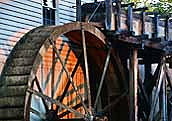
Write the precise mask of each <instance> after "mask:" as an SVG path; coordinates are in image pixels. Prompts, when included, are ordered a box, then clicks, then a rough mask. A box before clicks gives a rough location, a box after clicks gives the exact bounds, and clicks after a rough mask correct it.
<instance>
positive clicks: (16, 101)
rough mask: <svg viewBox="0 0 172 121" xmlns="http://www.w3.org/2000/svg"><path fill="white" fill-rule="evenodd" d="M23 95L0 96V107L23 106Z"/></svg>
mask: <svg viewBox="0 0 172 121" xmlns="http://www.w3.org/2000/svg"><path fill="white" fill-rule="evenodd" d="M24 102H25V96H20V97H3V98H0V108H6V107H24V104H25V103H24Z"/></svg>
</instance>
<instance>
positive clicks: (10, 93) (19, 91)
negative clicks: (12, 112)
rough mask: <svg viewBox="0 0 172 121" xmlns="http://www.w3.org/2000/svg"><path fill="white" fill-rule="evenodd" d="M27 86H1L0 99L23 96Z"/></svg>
mask: <svg viewBox="0 0 172 121" xmlns="http://www.w3.org/2000/svg"><path fill="white" fill-rule="evenodd" d="M26 89H27V86H3V87H1V88H0V97H16V96H25V95H26Z"/></svg>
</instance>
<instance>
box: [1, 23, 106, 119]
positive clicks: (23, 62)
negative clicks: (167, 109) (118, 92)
mask: <svg viewBox="0 0 172 121" xmlns="http://www.w3.org/2000/svg"><path fill="white" fill-rule="evenodd" d="M81 26H82V29H83V30H84V34H85V38H87V39H86V45H88V46H89V47H90V48H89V49H88V48H87V50H88V53H89V54H88V55H89V57H93V58H91V59H89V61H90V60H94V56H93V55H94V54H95V53H94V52H93V53H92V52H91V51H95V50H99V49H100V48H103V51H102V50H101V49H100V50H101V51H96V52H98V53H97V56H100V55H101V58H103V57H106V52H105V50H104V48H105V46H106V42H105V36H104V35H103V34H102V33H101V31H100V30H99V29H97V28H96V27H94V26H91V25H89V24H87V23H71V24H66V25H64V26H59V27H55V26H50V27H39V28H36V29H34V30H32V31H30V32H29V33H28V34H26V35H25V36H24V37H23V38H22V39H21V40H20V41H19V42H18V43H17V44H16V46H15V47H14V49H13V51H12V52H11V54H10V56H9V58H8V59H7V63H6V64H5V66H4V69H3V72H2V76H1V79H2V80H7V81H4V83H5V84H4V85H7V86H9V85H10V86H14V87H15V88H18V87H16V85H17V86H19V87H22V91H16V92H15V95H17V96H20V95H21V96H22V98H21V97H20V99H22V100H25V103H24V104H23V103H22V104H20V106H21V112H20V113H16V115H15V114H14V115H12V116H11V117H10V118H15V119H21V120H23V118H24V120H26V121H29V120H30V112H32V113H37V112H38V110H35V109H34V108H35V107H36V109H37V106H35V105H36V103H34V102H35V100H36V98H37V99H38V97H39V98H40V97H41V96H40V95H39V94H38V93H40V92H41V91H40V89H39V86H38V85H40V88H42V85H41V84H37V83H36V82H37V81H38V82H39V81H40V79H41V78H40V77H39V76H38V75H39V69H38V68H39V65H40V62H41V61H40V59H41V58H42V57H43V55H46V52H48V48H49V47H50V46H52V45H51V44H52V42H54V40H57V41H58V42H59V41H61V40H59V38H60V37H64V36H66V37H68V39H69V40H72V42H73V43H75V44H76V45H77V46H78V45H79V46H80V45H81V44H80V42H81V40H82V38H81V37H82V35H81ZM63 35H64V36H63ZM60 39H61V38H60ZM50 40H52V42H50ZM92 43H94V44H92ZM58 44H59V43H58ZM58 44H57V45H58ZM55 48H57V50H58V49H59V48H58V47H56V46H55ZM81 50H82V48H81ZM78 52H79V51H78ZM78 52H73V50H72V51H71V53H72V54H69V55H70V57H73V56H74V58H75V59H76V58H78V55H79V54H78ZM52 56H53V55H52ZM56 56H57V53H56V52H55V57H56ZM19 60H20V61H19ZM104 60H105V59H102V60H101V61H103V62H104ZM62 61H63V59H62ZM101 61H100V60H98V59H97V60H96V59H95V62H96V63H97V64H98V66H103V65H102V64H103V62H101ZM75 64H76V63H75ZM57 65H58V64H57ZM14 66H15V67H14ZM55 68H56V67H55ZM73 68H74V67H73ZM79 68H80V70H81V72H82V71H83V68H85V67H83V66H82V65H81V66H79ZM49 69H50V68H49ZM63 69H64V68H63ZM67 69H68V67H67ZM16 70H17V71H16ZM63 73H64V72H63ZM70 73H71V71H70ZM82 73H83V72H82ZM71 75H72V74H71ZM81 75H82V76H84V75H83V74H81ZM9 76H10V82H8V78H9ZM14 76H17V79H16V80H14V78H13V77H14ZM42 76H45V77H46V75H42ZM54 76H56V75H54ZM74 76H75V75H74ZM18 78H19V79H20V80H18ZM50 78H51V77H50ZM55 78H56V77H55ZM23 79H24V81H22V80H23ZM36 80H37V81H36ZM55 81H56V80H55ZM40 82H41V81H40ZM80 82H82V81H80ZM70 86H71V85H70ZM32 87H33V88H32ZM69 88H70V87H69ZM33 89H34V90H33ZM29 90H30V91H29ZM81 90H82V89H81ZM33 91H35V93H34V92H33ZM43 91H44V90H43ZM31 92H32V93H31ZM9 94H11V93H10V92H9V93H8V92H7V93H5V94H4V96H6V95H8V96H9ZM34 94H35V95H36V94H37V97H36V98H35V97H34V98H35V99H33V95H34ZM31 95H32V96H31ZM38 95H39V96H38ZM43 96H45V95H43ZM56 96H57V97H58V94H57V95H56ZM74 97H75V95H74ZM10 98H12V99H13V97H12V96H11V97H10ZM41 98H43V97H41ZM85 99H86V98H85ZM39 100H41V101H40V107H41V108H42V112H41V113H40V114H42V113H45V107H44V106H42V105H43V103H46V102H47V101H43V100H42V99H39ZM64 100H66V99H64ZM53 101H54V100H51V101H50V102H53ZM54 103H56V102H54ZM60 104H61V103H60ZM48 105H51V104H48ZM82 105H83V104H82ZM22 106H23V107H24V108H23V109H22ZM32 106H33V108H31V110H30V107H32ZM62 107H63V105H62ZM48 108H50V106H48ZM70 108H71V107H70ZM82 108H83V107H82ZM86 108H87V105H86ZM86 108H85V109H84V111H83V112H84V116H83V114H82V115H80V114H81V113H80V112H82V111H81V110H83V109H80V111H77V112H75V111H74V112H75V114H79V115H80V117H82V118H83V117H85V112H86ZM10 109H11V107H10ZM16 110H18V107H16ZM59 110H60V109H59ZM70 110H71V109H68V111H70ZM72 111H73V110H72ZM22 112H23V113H22ZM23 114H24V115H23ZM31 115H32V114H31ZM70 115H73V114H70ZM89 115H90V114H89ZM8 116H9V115H8ZM31 117H32V116H31ZM40 117H44V115H41V116H40ZM71 117H74V116H71ZM86 117H88V115H87V116H86ZM63 118H64V117H63ZM75 118H76V117H75ZM89 118H91V116H90V117H89ZM71 119H72V118H71ZM90 120H91V119H90Z"/></svg>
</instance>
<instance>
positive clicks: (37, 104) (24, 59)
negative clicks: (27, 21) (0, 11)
mask: <svg viewBox="0 0 172 121" xmlns="http://www.w3.org/2000/svg"><path fill="white" fill-rule="evenodd" d="M105 34H106V35H105ZM127 39H131V41H130V40H127ZM142 44H143V43H142V42H141V41H138V40H136V39H135V38H131V37H130V38H128V37H127V38H125V37H124V38H123V36H119V35H118V36H116V35H115V36H114V34H113V32H110V33H109V32H106V31H104V30H103V29H101V28H99V27H96V26H95V25H91V24H89V23H79V22H76V23H69V24H65V25H63V26H42V27H38V28H36V29H34V30H32V31H30V32H29V33H27V34H26V35H25V36H24V37H22V38H21V40H20V41H19V42H18V43H17V44H16V46H15V47H14V49H13V50H12V52H11V54H10V56H9V57H8V59H7V61H6V64H5V66H4V69H3V71H2V75H1V78H0V120H1V121H61V120H69V121H77V120H79V121H82V120H83V121H107V120H110V121H119V120H120V121H128V120H130V121H132V120H133V119H134V120H135V121H138V120H141V121H147V120H148V121H153V120H155V121H159V120H160V119H169V120H171V117H172V116H171V113H170V112H172V111H171V110H172V109H171V96H170V93H171V92H170V90H171V88H172V83H171V79H170V74H169V73H170V72H169V69H168V66H167V65H166V63H170V62H171V61H170V58H171V56H169V57H168V56H167V55H166V53H164V51H162V50H161V48H160V47H161V44H159V43H158V46H157V43H152V42H150V41H147V42H145V43H144V45H145V47H144V48H143V47H142V46H141V45H142ZM163 47H164V46H163ZM153 64H155V66H156V67H155V70H154V72H151V71H153V70H151V65H153ZM141 65H145V69H144V70H145V72H144V74H143V73H141V69H140V67H141ZM166 82H168V84H167V83H166ZM167 88H168V89H170V90H169V91H168V89H167ZM158 101H159V102H158ZM158 104H159V106H157V105H158ZM162 104H164V105H162ZM167 106H169V107H167ZM164 111H168V113H167V112H164Z"/></svg>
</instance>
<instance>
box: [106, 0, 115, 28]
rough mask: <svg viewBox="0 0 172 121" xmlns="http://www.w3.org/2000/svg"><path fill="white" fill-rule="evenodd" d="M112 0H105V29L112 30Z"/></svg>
mask: <svg viewBox="0 0 172 121" xmlns="http://www.w3.org/2000/svg"><path fill="white" fill-rule="evenodd" d="M112 14H113V13H112V0H106V18H105V26H106V29H107V30H112Z"/></svg>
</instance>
